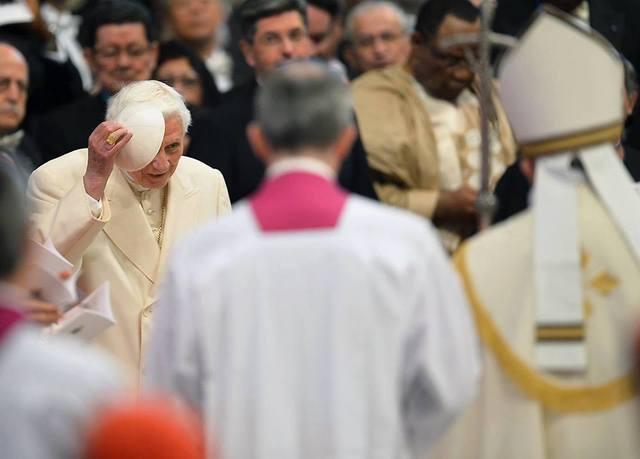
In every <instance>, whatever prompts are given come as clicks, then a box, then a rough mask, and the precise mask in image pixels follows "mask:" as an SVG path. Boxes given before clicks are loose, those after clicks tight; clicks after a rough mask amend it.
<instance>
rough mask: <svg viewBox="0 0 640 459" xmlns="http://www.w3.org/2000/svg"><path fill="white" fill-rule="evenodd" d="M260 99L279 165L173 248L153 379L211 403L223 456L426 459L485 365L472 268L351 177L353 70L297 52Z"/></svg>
mask: <svg viewBox="0 0 640 459" xmlns="http://www.w3.org/2000/svg"><path fill="white" fill-rule="evenodd" d="M256 106H257V124H252V125H251V126H250V127H249V129H248V135H249V138H250V140H251V142H252V144H253V147H254V149H255V151H256V152H257V154H258V155H259V156H260V157H261V158H262V159H263V160H265V162H266V163H267V164H268V173H267V179H266V181H265V183H264V184H263V185H262V187H261V188H260V189H259V191H258V192H257V193H256V194H255V195H253V196H252V197H251V198H250V199H249V200H247V201H245V202H242V203H240V204H238V206H237V207H236V208H235V211H234V214H233V215H232V216H231V217H228V218H226V219H224V220H221V221H220V222H219V223H216V224H215V225H209V226H207V227H205V228H203V229H202V230H200V231H198V232H196V233H195V234H194V235H193V236H192V237H190V238H188V239H187V240H186V241H185V243H184V244H182V245H181V246H180V247H179V249H178V250H177V251H176V252H175V253H174V256H173V260H172V262H171V263H170V267H169V270H168V276H167V278H166V279H165V282H166V283H165V287H164V290H163V293H164V294H163V296H162V299H161V301H160V305H159V308H158V317H157V319H158V322H157V323H156V324H155V325H154V326H155V329H154V331H153V332H152V343H151V347H150V355H149V357H150V359H149V360H148V362H147V363H148V364H147V368H146V377H147V379H148V381H147V382H148V384H149V385H151V386H160V387H161V388H163V389H165V390H168V391H170V392H173V393H176V394H177V395H178V396H179V397H181V398H182V399H183V400H185V401H186V402H187V403H188V404H191V405H193V406H195V407H196V408H198V409H200V410H202V415H203V418H204V419H205V423H206V428H207V436H208V441H209V442H214V443H217V444H219V445H220V447H221V450H222V457H227V458H234V459H274V458H277V459H301V458H304V459H326V458H334V459H342V458H344V459H346V458H349V459H391V458H394V459H395V458H413V457H415V458H422V457H424V453H425V452H426V451H427V450H428V449H429V448H430V446H431V445H432V444H433V443H434V441H435V440H436V439H437V438H438V437H439V436H440V435H441V434H442V433H443V432H444V431H445V430H446V428H447V427H448V425H449V424H450V422H452V421H453V419H454V418H455V416H456V414H457V413H458V412H459V411H460V410H461V409H462V408H463V407H464V405H465V403H466V402H467V401H468V400H469V399H470V397H472V396H473V394H474V392H475V387H476V381H477V378H478V375H479V364H478V362H479V358H478V343H477V337H476V334H475V331H474V329H473V327H472V325H471V317H470V312H469V309H468V306H467V303H466V302H465V300H464V298H463V295H462V292H461V290H460V284H459V281H458V279H457V277H456V276H455V274H454V273H453V271H452V269H451V267H450V266H449V263H448V261H447V258H446V256H445V254H444V252H443V250H442V248H441V246H440V243H439V241H438V239H437V237H436V235H435V234H434V231H433V228H432V227H430V225H429V224H428V223H426V222H425V221H423V220H421V219H419V218H417V217H415V216H413V215H411V214H409V213H407V212H405V211H403V210H399V209H393V208H390V207H385V206H383V205H380V204H378V203H374V202H372V201H368V200H365V199H363V198H359V197H355V196H350V195H347V194H346V193H345V192H344V191H343V190H341V189H340V188H338V187H337V186H336V184H335V180H334V177H335V171H336V169H337V168H338V166H339V163H340V161H341V159H342V158H344V156H345V154H346V153H347V152H348V151H349V148H350V145H351V142H352V141H353V138H354V127H353V125H352V114H351V105H350V98H349V93H348V88H347V86H346V85H345V83H344V82H343V81H342V80H341V79H340V77H339V76H337V75H334V74H333V73H332V72H331V71H330V70H329V69H328V68H327V67H325V66H323V65H321V64H317V63H308V62H307V63H293V64H289V65H287V66H285V67H283V68H281V69H279V70H276V71H275V72H274V73H273V75H270V76H269V78H268V79H266V80H265V81H264V82H263V84H262V86H261V89H260V93H259V96H258V99H257V104H256ZM209 444H212V443H209Z"/></svg>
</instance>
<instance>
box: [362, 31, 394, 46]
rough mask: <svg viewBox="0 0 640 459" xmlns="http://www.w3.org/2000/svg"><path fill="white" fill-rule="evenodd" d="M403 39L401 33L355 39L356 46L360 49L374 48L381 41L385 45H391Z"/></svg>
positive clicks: (385, 33) (383, 33)
mask: <svg viewBox="0 0 640 459" xmlns="http://www.w3.org/2000/svg"><path fill="white" fill-rule="evenodd" d="M400 38H402V34H401V33H397V32H382V33H381V34H379V35H366V36H364V37H358V38H356V39H355V44H356V46H357V47H359V48H372V47H373V46H374V45H375V43H376V41H380V42H382V43H383V44H390V43H393V42H395V41H398V40H400Z"/></svg>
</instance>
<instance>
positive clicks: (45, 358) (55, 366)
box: [3, 325, 122, 396]
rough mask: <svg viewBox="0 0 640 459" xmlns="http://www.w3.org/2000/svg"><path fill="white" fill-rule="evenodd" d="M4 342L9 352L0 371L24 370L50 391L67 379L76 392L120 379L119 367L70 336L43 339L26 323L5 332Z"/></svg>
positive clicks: (111, 385)
mask: <svg viewBox="0 0 640 459" xmlns="http://www.w3.org/2000/svg"><path fill="white" fill-rule="evenodd" d="M5 345H6V349H8V350H10V351H11V352H10V353H8V355H7V356H5V359H4V361H3V371H9V372H11V373H13V375H14V376H18V375H19V374H20V373H22V374H24V375H25V377H26V376H27V375H26V374H28V376H29V378H28V379H29V381H31V382H32V384H42V386H46V388H48V390H50V391H51V392H54V391H56V390H60V389H61V388H62V387H65V386H66V385H68V383H69V381H71V380H72V381H73V382H74V390H76V389H77V390H78V393H77V395H78V396H79V395H80V393H81V391H83V390H90V389H89V388H90V387H93V388H94V389H95V388H97V387H102V388H104V389H105V390H107V389H113V390H115V389H117V388H118V387H119V386H120V385H121V383H122V379H121V373H120V369H119V368H118V367H117V366H116V364H115V363H114V362H113V361H112V360H111V359H110V358H109V357H107V356H106V355H104V354H102V353H101V352H99V351H97V350H94V349H91V348H88V347H86V346H81V345H80V344H79V343H78V342H76V341H73V340H71V339H70V338H65V337H58V336H56V337H50V338H48V339H44V338H43V337H42V336H40V334H39V333H38V331H37V330H35V329H34V328H32V327H31V326H30V325H19V326H18V327H16V329H15V330H13V331H11V332H10V335H9V336H7V341H6V344H5ZM9 355H10V357H9ZM25 373H26V374H25ZM25 379H26V378H25ZM43 382H46V383H43ZM44 389H45V387H43V390H44Z"/></svg>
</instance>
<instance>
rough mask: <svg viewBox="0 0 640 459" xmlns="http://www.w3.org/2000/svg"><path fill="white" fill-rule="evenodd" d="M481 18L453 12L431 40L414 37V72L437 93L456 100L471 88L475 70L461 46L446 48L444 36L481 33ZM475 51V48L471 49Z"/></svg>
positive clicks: (426, 86) (415, 35)
mask: <svg viewBox="0 0 640 459" xmlns="http://www.w3.org/2000/svg"><path fill="white" fill-rule="evenodd" d="M479 31H480V20H479V19H478V20H477V21H475V22H467V21H465V20H463V19H460V18H457V17H455V16H453V15H448V16H445V18H444V20H443V21H442V24H441V25H440V28H439V29H438V33H437V35H436V36H435V37H433V38H432V39H431V40H428V41H424V40H423V38H422V36H421V35H419V34H417V33H416V34H414V37H413V50H412V53H413V57H412V71H413V75H414V77H415V78H416V80H418V81H419V82H420V84H422V86H423V87H424V88H425V89H426V90H427V91H428V92H429V94H431V95H432V96H433V97H437V98H439V99H444V100H448V101H451V102H453V101H455V100H456V99H457V98H458V96H459V95H460V93H461V92H462V91H463V90H464V89H466V88H468V87H469V86H470V85H471V83H472V82H473V79H474V77H475V74H474V72H473V70H472V69H471V67H470V64H469V62H468V61H467V59H466V56H465V49H464V48H463V47H461V46H459V47H454V48H450V49H443V48H442V46H441V40H442V39H443V38H447V37H451V36H452V35H458V34H464V33H478V32H479ZM470 51H472V52H474V53H475V51H473V50H470Z"/></svg>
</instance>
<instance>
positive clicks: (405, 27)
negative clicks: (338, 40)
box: [345, 0, 413, 43]
mask: <svg viewBox="0 0 640 459" xmlns="http://www.w3.org/2000/svg"><path fill="white" fill-rule="evenodd" d="M383 8H384V9H387V10H389V11H391V12H392V13H393V14H395V15H396V17H397V19H398V24H400V28H401V29H402V32H403V33H404V34H405V35H409V34H411V31H412V29H413V20H412V19H411V17H410V16H409V15H408V14H407V13H405V12H404V11H403V10H402V8H400V7H399V6H398V5H396V4H395V3H391V2H387V1H385V0H367V1H365V2H362V3H359V4H358V5H356V6H355V7H354V8H353V9H352V10H351V11H350V12H349V14H348V15H347V19H346V21H345V37H346V39H347V41H348V42H349V43H353V42H354V40H355V38H356V36H355V35H356V30H355V24H356V19H358V18H359V17H360V16H362V15H363V14H366V13H368V12H370V11H373V10H377V9H383Z"/></svg>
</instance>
